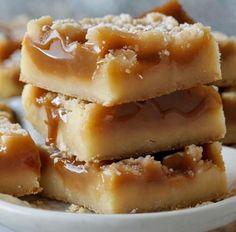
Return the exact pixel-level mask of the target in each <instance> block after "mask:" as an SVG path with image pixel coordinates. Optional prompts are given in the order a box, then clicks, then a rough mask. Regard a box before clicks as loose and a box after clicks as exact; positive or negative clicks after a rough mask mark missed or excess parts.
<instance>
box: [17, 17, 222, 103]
mask: <svg viewBox="0 0 236 232" xmlns="http://www.w3.org/2000/svg"><path fill="white" fill-rule="evenodd" d="M21 69H22V70H21V80H22V81H23V82H26V83H30V84H32V85H35V86H37V87H40V88H42V89H47V90H50V91H54V92H58V93H62V94H65V95H68V96H74V97H78V98H82V99H84V100H89V101H92V102H96V103H99V104H101V105H105V106H112V105H117V104H121V103H125V102H132V101H138V100H147V99H149V98H154V97H157V96H161V95H164V94H167V93H170V92H174V91H176V90H180V89H187V88H190V87H193V86H196V85H198V84H205V83H209V82H213V81H216V80H219V79H221V71H220V65H219V51H218V45H217V43H216V42H215V39H214V38H213V36H212V35H211V32H210V30H209V28H208V27H204V26H203V25H202V24H199V23H196V24H193V25H190V24H179V23H178V22H177V21H176V20H175V19H174V18H173V17H169V16H165V15H163V14H160V13H151V14H147V15H146V16H144V17H143V18H139V19H137V18H132V17H131V16H129V15H120V16H106V17H104V18H88V19H83V20H81V21H78V22H76V21H74V20H69V19H68V20H58V21H53V20H52V18H50V17H42V18H40V19H37V20H32V21H30V22H29V23H28V27H27V33H26V35H25V37H24V40H23V48H22V60H21Z"/></svg>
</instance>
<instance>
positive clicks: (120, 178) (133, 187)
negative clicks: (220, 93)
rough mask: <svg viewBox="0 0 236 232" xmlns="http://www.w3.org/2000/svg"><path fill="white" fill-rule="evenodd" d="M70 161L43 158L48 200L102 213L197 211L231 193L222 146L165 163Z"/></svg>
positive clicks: (192, 150) (191, 150)
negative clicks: (198, 208) (198, 206)
mask: <svg viewBox="0 0 236 232" xmlns="http://www.w3.org/2000/svg"><path fill="white" fill-rule="evenodd" d="M66 156H68V155H67V154H63V153H60V152H57V151H50V150H49V151H48V150H44V151H42V152H41V159H42V178H41V185H42V187H43V195H44V196H46V197H49V198H51V199H56V200H61V201H65V202H69V203H73V204H78V205H81V206H84V207H86V208H88V209H90V210H93V211H95V212H96V213H131V212H132V213H133V212H150V211H152V212H153V211H160V210H169V209H176V208H184V207H191V206H195V205H196V204H198V203H202V202H205V201H214V200H218V199H220V198H222V197H224V195H225V194H226V193H227V187H226V177H225V170H224V164H223V161H222V157H221V154H220V144H219V143H213V144H205V145H203V146H202V147H197V146H195V145H191V146H188V147H185V148H184V150H183V151H179V152H176V153H174V152H173V153H171V154H169V155H168V156H164V158H163V159H162V160H159V161H158V160H155V158H154V157H151V156H146V157H139V158H137V159H133V158H130V159H126V160H121V161H118V162H113V163H111V162H110V163H109V162H102V163H85V162H79V161H76V158H75V157H72V158H65V157H66ZM159 156H160V155H159ZM159 156H158V157H159ZM216 180H217V181H216Z"/></svg>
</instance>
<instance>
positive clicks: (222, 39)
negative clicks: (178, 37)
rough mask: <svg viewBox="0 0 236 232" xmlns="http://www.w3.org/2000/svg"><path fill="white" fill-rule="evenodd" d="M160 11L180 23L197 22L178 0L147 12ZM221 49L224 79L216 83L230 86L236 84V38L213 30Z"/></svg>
mask: <svg viewBox="0 0 236 232" xmlns="http://www.w3.org/2000/svg"><path fill="white" fill-rule="evenodd" d="M152 12H159V13H163V14H165V15H168V16H172V17H174V18H175V19H176V20H177V21H178V22H179V23H190V24H194V23H196V22H195V21H194V20H193V19H192V18H191V17H190V16H189V15H188V13H186V12H185V10H184V9H183V7H182V5H181V4H180V3H179V1H177V0H170V1H169V2H167V3H166V4H163V5H161V6H159V7H156V8H153V9H151V10H150V11H148V12H147V13H144V14H143V15H146V14H148V13H152ZM213 36H214V37H215V39H216V41H217V43H218V45H219V50H220V53H221V72H222V80H220V81H217V82H216V83H214V84H216V85H218V86H222V87H229V86H232V85H236V73H235V66H236V38H235V37H234V36H227V35H225V34H223V33H221V32H213Z"/></svg>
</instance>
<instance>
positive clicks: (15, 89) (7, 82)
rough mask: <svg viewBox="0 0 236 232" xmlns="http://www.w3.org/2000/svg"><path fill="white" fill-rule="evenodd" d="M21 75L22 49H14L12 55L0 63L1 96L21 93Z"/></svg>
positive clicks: (5, 96)
mask: <svg viewBox="0 0 236 232" xmlns="http://www.w3.org/2000/svg"><path fill="white" fill-rule="evenodd" d="M19 76H20V50H19V49H18V50H16V51H14V52H13V53H12V54H11V55H10V57H8V58H7V59H5V60H4V61H3V62H1V63H0V98H8V97H13V96H19V95H21V92H22V89H23V83H22V82H20V81H19Z"/></svg>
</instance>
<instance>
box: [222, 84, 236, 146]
mask: <svg viewBox="0 0 236 232" xmlns="http://www.w3.org/2000/svg"><path fill="white" fill-rule="evenodd" d="M221 97H222V102H223V109H224V113H225V120H226V128H227V133H226V135H225V138H224V139H223V143H224V144H236V88H232V89H228V90H224V91H223V92H222V93H221Z"/></svg>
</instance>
